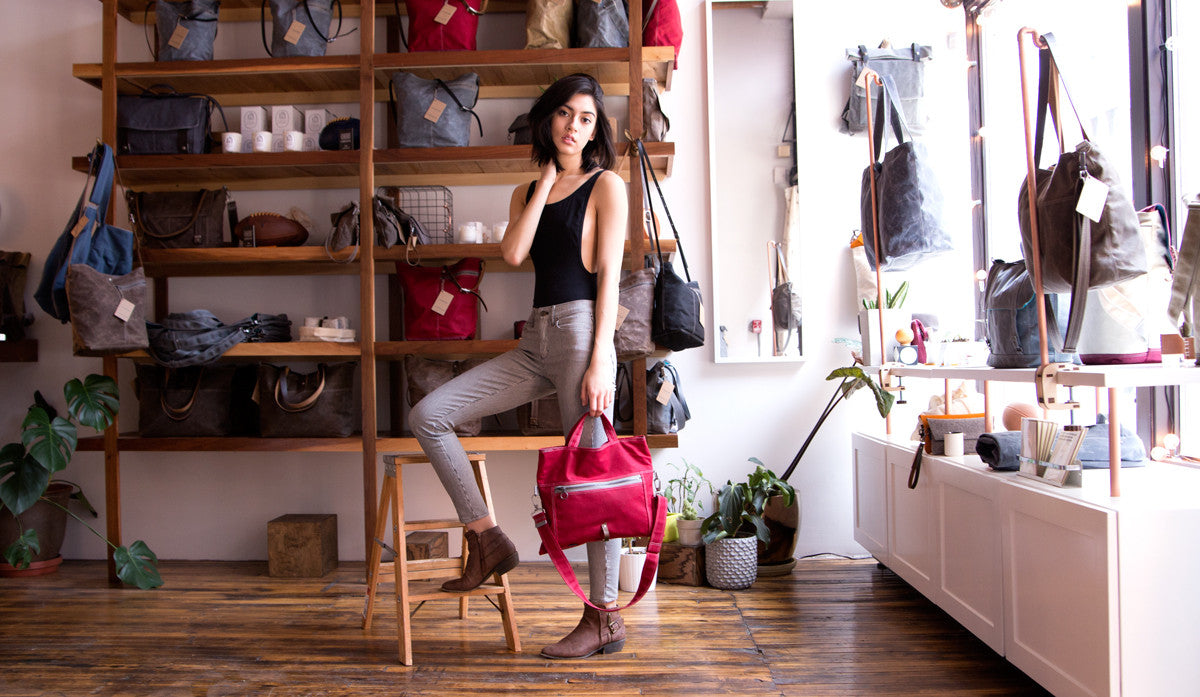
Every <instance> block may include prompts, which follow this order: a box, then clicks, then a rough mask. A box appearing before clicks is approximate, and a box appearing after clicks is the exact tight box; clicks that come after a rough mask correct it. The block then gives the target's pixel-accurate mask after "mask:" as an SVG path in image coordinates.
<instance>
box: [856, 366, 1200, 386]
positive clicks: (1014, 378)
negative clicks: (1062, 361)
mask: <svg viewBox="0 0 1200 697" xmlns="http://www.w3.org/2000/svg"><path fill="white" fill-rule="evenodd" d="M887 368H888V370H889V371H890V372H891V374H892V375H897V376H900V377H914V378H929V379H933V380H987V381H993V382H1026V383H1028V382H1033V380H1034V377H1035V376H1036V374H1037V369H1036V368H990V367H988V366H975V367H967V366H945V367H943V366H930V365H915V366H913V365H898V364H892V365H888V366H887ZM869 370H870V371H872V372H874V373H878V372H879V366H872V367H870V368H869ZM1058 383H1059V384H1060V385H1062V386H1064V387H1099V388H1109V387H1112V388H1119V387H1153V386H1155V385H1183V384H1189V383H1200V367H1197V366H1194V365H1190V364H1189V365H1165V364H1159V363H1146V364H1141V365H1078V366H1070V367H1069V368H1068V369H1066V370H1062V371H1060V372H1059V374H1058Z"/></svg>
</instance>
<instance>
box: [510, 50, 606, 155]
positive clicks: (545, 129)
mask: <svg viewBox="0 0 1200 697" xmlns="http://www.w3.org/2000/svg"><path fill="white" fill-rule="evenodd" d="M577 94H586V95H588V96H589V97H591V98H592V100H593V101H594V102H596V135H595V138H593V139H592V140H590V141H588V143H587V145H585V146H584V148H583V168H584V170H591V169H595V168H596V167H603V168H604V169H612V168H613V167H615V166H616V164H617V150H616V148H615V147H614V146H613V133H612V127H611V126H610V125H609V123H608V115H607V114H605V113H604V90H603V89H602V88H601V87H600V83H598V82H596V78H594V77H592V76H591V75H586V74H584V73H575V74H574V75H568V76H566V77H564V78H560V79H559V80H558V81H556V82H555V83H554V84H553V85H550V87H549V88H547V89H546V91H545V92H543V93H542V96H540V97H538V98H537V100H536V101H535V102H534V103H533V107H531V108H530V110H529V127H530V129H531V130H532V131H533V136H532V140H533V157H532V160H533V161H534V162H536V163H537V164H538V166H539V167H544V166H545V165H546V163H548V162H552V161H553V162H554V163H555V164H556V165H558V167H559V168H561V167H562V165H560V164H558V161H557V159H556V158H557V155H558V149H557V148H556V147H555V146H554V138H553V137H551V135H550V122H551V117H553V116H554V111H555V110H556V109H558V108H559V107H560V106H562V105H564V104H566V103H567V101H569V100H570V99H571V98H572V97H574V96H575V95H577Z"/></svg>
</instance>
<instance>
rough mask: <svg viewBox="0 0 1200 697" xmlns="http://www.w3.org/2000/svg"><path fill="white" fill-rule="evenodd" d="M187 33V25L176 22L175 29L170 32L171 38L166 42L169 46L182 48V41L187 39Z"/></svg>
mask: <svg viewBox="0 0 1200 697" xmlns="http://www.w3.org/2000/svg"><path fill="white" fill-rule="evenodd" d="M187 35H188V30H187V27H185V26H183V25H182V24H176V25H175V31H173V32H171V40H170V41H168V42H167V45H168V46H170V47H171V48H182V47H183V42H184V41H185V40H186V39H187Z"/></svg>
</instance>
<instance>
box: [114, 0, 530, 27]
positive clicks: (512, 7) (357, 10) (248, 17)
mask: <svg viewBox="0 0 1200 697" xmlns="http://www.w3.org/2000/svg"><path fill="white" fill-rule="evenodd" d="M484 9H485V10H486V12H487V14H495V13H501V12H503V13H514V12H524V11H525V2H524V0H487V2H485V3H484ZM407 10H408V8H407V6H406V5H405V3H404V2H403V0H401V2H400V14H402V15H404V14H407ZM117 12H118V13H120V15H121V16H122V17H124V18H126V19H128V20H129V21H131V22H134V23H137V24H146V23H149V22H153V21H155V20H154V11H153V9H151V10H150V11H147V10H146V3H145V1H144V0H117ZM261 12H262V3H261V2H260V0H223V2H222V3H221V10H220V13H219V15H218V17H219V18H220V20H221V21H222V22H257V21H259V19H260V17H261ZM395 14H396V10H395V9H394V6H393V4H392V3H390V2H386V1H384V2H376V3H375V16H376V17H390V16H392V15H395ZM342 16H343V17H361V16H362V4H361V3H360V2H359V1H358V0H342ZM334 17H335V21H336V17H337V14H336V13H335V14H334Z"/></svg>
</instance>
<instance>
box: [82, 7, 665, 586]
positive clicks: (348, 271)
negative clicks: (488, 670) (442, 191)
mask: <svg viewBox="0 0 1200 697" xmlns="http://www.w3.org/2000/svg"><path fill="white" fill-rule="evenodd" d="M342 4H343V6H344V13H345V16H346V17H360V18H361V17H364V16H365V17H389V16H391V15H394V14H395V11H394V9H393V4H392V3H390V2H380V3H376V2H375V1H374V0H343V2H342ZM260 5H261V3H260V0H224V1H223V2H222V5H221V9H220V21H222V22H255V23H257V22H259V12H260ZM102 7H103V12H104V15H103V56H102V58H103V59H102V61H101V62H99V63H83V64H76V65H74V66H73V71H72V74H73V75H74V76H75V77H76V78H78V79H80V80H82V81H84V82H86V83H87V84H90V85H93V86H94V87H96V88H97V89H99V90H100V91H101V95H102V97H101V112H102V138H103V139H104V140H105V142H108V143H110V144H114V145H115V142H116V131H117V129H116V115H117V96H118V95H119V94H138V93H140V92H141V91H142V90H143V89H145V88H147V87H150V86H151V85H155V84H164V83H165V84H170V85H171V86H173V87H174V88H175V89H176V90H178V91H180V92H189V93H202V94H208V95H210V96H213V97H215V98H216V99H217V100H218V101H219V102H220V103H221V104H222V106H223V107H231V108H235V107H239V106H244V105H271V104H298V105H303V104H335V103H343V104H357V105H358V113H359V114H360V119H361V132H362V133H363V134H374V133H376V132H377V131H378V130H379V129H377V128H376V124H375V120H376V117H377V106H378V105H380V104H386V103H387V101H388V85H389V82H390V80H391V76H392V74H393V73H395V72H396V71H398V70H405V71H409V72H412V73H415V74H417V75H419V76H422V77H443V78H445V77H455V76H457V75H459V74H461V73H463V72H467V71H471V72H475V73H476V74H478V75H479V77H480V98H481V99H489V98H532V97H535V96H537V95H538V94H540V93H541V90H542V89H543V88H544V87H546V86H548V85H549V84H550V83H551V82H553V81H554V80H555V79H557V78H559V77H562V76H563V75H567V74H569V73H574V72H587V73H591V74H592V75H594V76H596V77H597V78H598V79H599V81H600V82H601V84H602V85H603V86H604V89H605V93H606V94H607V95H610V96H613V97H620V96H627V98H628V102H629V106H628V126H627V128H628V131H629V132H631V133H641V132H642V88H641V85H642V79H643V78H644V77H653V78H655V79H656V80H657V81H658V84H659V86H660V89H670V86H671V78H672V73H673V58H674V52H673V49H672V48H671V47H648V48H643V47H642V46H641V32H640V31H636V30H635V31H633V32H631V34H630V46H629V47H628V48H617V49H565V50H495V51H448V52H429V53H376V52H375V47H376V45H377V44H376V24H377V22H373V21H365V22H361V23H360V26H359V29H358V32H357V33H356V34H354V35H352V36H351V38H348V39H343V41H357V42H358V47H359V51H358V53H355V54H351V55H332V56H323V57H312V58H277V59H270V58H263V59H259V60H255V59H235V60H229V59H219V60H213V61H206V62H165V63H151V62H124V63H120V62H117V60H116V58H117V48H116V47H117V43H118V41H117V34H118V25H120V23H121V21H122V20H121V18H122V17H123V18H125V19H126V20H129V21H130V22H132V23H134V24H135V25H137V26H136V27H135V29H134V30H135V31H138V32H141V31H143V29H144V27H143V26H141V25H142V23H145V22H148V21H153V12H152V11H149V12H148V11H147V4H146V3H145V0H102ZM151 7H152V6H151ZM524 7H525V2H524V0H503V1H493V2H490V3H489V4H488V6H487V9H488V12H489V13H492V12H523V11H524ZM403 11H404V10H403V4H401V12H403ZM629 11H630V20H631V21H630V24H631V26H633V27H635V28H636V27H640V26H641V21H640V19H641V16H642V0H631V2H630V3H629ZM485 21H486V18H485ZM229 116H234V114H230V115H229ZM214 119H216V124H217V125H215V126H214V128H215V129H220V128H221V126H220V125H219V124H220V117H219V116H216V115H214ZM236 124H237V120H235V119H230V120H229V121H228V122H227V125H228V128H229V130H237V126H236ZM364 137H365V138H366V140H365V141H364V145H365V146H366V147H364V149H361V150H355V151H322V152H284V153H254V154H241V153H233V154H200V155H153V156H145V155H118V156H117V168H118V171H119V172H120V178H119V181H120V183H121V185H122V186H125V187H129V188H132V189H136V190H139V191H156V190H159V191H161V190H189V189H191V190H195V189H198V188H217V187H221V186H225V187H228V188H229V189H230V190H232V191H235V192H236V191H245V190H278V189H355V190H357V191H358V192H359V204H360V206H361V207H362V208H363V209H364V210H370V207H371V197H372V196H373V194H374V193H375V191H376V190H377V188H378V187H380V186H395V185H413V184H423V185H428V184H444V185H450V186H473V185H515V184H519V183H523V182H527V181H530V180H532V179H534V178H535V177H536V176H537V171H538V170H537V169H536V168H535V167H534V166H533V165H532V164H531V162H530V161H529V148H528V146H473V147H461V148H387V147H384V146H383V144H382V143H375V144H374V145H377V146H380V147H371V144H369V140H370V138H369V137H367V136H364ZM647 149H648V151H649V155H650V158H651V163H652V166H653V167H654V169H655V171H656V173H657V175H658V176H659V177H660V178H664V177H667V176H670V174H671V169H672V163H673V159H674V154H675V147H674V144H673V143H649V144H647ZM618 151H619V154H620V155H621V156H622V157H621V166H620V172H621V174H622V176H624V177H625V179H626V181H628V182H629V195H630V201H629V210H630V214H629V228H630V230H631V231H632V233H633V234H632V235H631V236H630V240H629V242H627V245H626V259H625V264H626V265H627V266H628V267H631V268H632V267H634V266H640V265H641V259H642V256H643V254H645V253H646V252H647V251H650V250H649V247H648V243H647V241H646V240H645V238H644V237H643V235H642V234H641V231H642V220H641V211H642V207H643V202H644V197H645V192H644V191H643V189H642V182H641V178H640V177H638V176H632V177H631V176H630V171H631V168H630V163H631V162H633V163H635V166H634V167H633V168H632V171H633V172H635V173H636V172H637V167H636V157H630V152H631V150H630V145H629V143H618ZM72 166H73V167H74V168H75V169H77V170H81V171H86V170H87V166H86V162H85V160H84V159H83V158H75V159H74V160H73V162H72ZM360 237H361V239H362V245H361V247H360V249H359V253H358V256H357V257H356V258H355V259H354V260H353V261H352V262H350V263H340V262H339V261H338V260H336V259H332V260H331V259H329V258H328V257H327V256H326V253H325V251H324V249H323V248H322V247H319V246H307V247H291V248H259V249H253V248H233V247H229V248H215V249H169V250H143V251H142V253H141V260H142V263H143V266H144V269H145V271H146V274H147V276H149V277H150V278H152V279H154V285H155V293H154V295H155V302H156V305H157V306H158V311H159V312H160V313H165V312H166V311H167V310H168V309H169V308H168V307H167V305H168V301H169V292H168V282H169V279H170V278H171V277H175V276H190V277H228V276H283V275H318V276H320V275H353V274H357V275H358V276H359V279H360V293H359V300H360V308H361V310H360V312H361V314H360V317H359V318H358V320H359V321H358V323H357V327H358V329H359V338H360V341H358V342H356V343H350V344H338V343H326V342H284V343H253V344H240V345H237V346H235V347H234V348H233V349H231V350H230V351H229V352H227V353H226V354H225V356H224V360H230V361H243V362H257V361H264V362H285V361H289V360H295V361H319V360H338V361H347V360H356V361H359V362H360V377H361V390H360V392H361V396H362V404H361V407H362V427H361V434H360V435H358V436H354V437H350V438H244V437H237V438H142V437H139V436H138V435H136V434H128V433H126V434H118V433H117V431H116V429H115V428H113V429H110V431H108V432H106V433H105V434H103V435H102V436H98V437H93V438H84V439H81V440H80V444H79V447H80V449H82V450H93V451H103V452H104V454H105V458H104V460H105V481H106V499H107V502H106V503H107V506H106V508H107V515H108V521H107V534H108V537H109V538H110V539H111V540H113V541H114V542H116V543H118V544H119V542H120V540H121V524H120V508H121V506H120V454H121V452H138V451H140V452H189V451H204V452H208V451H226V452H228V451H239V452H264V453H268V452H277V453H288V452H341V453H347V452H361V454H362V465H363V467H362V477H363V482H362V483H363V503H364V538H365V543H366V545H367V547H368V548H369V547H370V546H371V544H372V538H371V536H372V532H373V530H374V527H375V520H374V515H375V502H376V500H377V498H378V497H377V491H376V479H377V476H378V471H377V470H378V454H379V453H381V452H406V451H407V452H411V451H418V450H419V449H420V447H419V445H418V444H417V442H416V440H415V439H413V438H411V437H406V436H404V435H403V434H399V433H388V432H386V431H382V430H380V428H379V424H378V411H379V410H378V404H377V403H376V400H377V398H378V397H377V395H380V394H382V395H387V394H389V392H390V393H391V394H393V395H394V394H395V392H396V391H397V390H396V389H395V386H394V385H388V384H384V385H380V380H379V373H380V370H381V369H383V371H384V372H383V376H384V381H385V383H386V380H387V375H388V374H389V373H395V371H396V370H399V369H400V366H399V365H398V363H399V362H400V361H402V359H403V358H404V357H405V356H409V355H422V356H435V357H441V358H444V359H457V358H465V357H471V356H491V355H497V354H499V353H502V352H504V351H506V350H509V349H511V348H513V347H514V346H515V345H516V342H515V341H505V340H500V341H442V342H406V341H394V340H392V341H386V340H381V339H382V338H383V337H387V336H389V335H390V334H392V333H393V332H390V331H388V329H387V327H384V328H383V331H377V327H376V307H375V303H376V295H377V292H376V290H377V288H378V284H379V283H380V277H381V276H386V275H388V274H391V273H392V272H393V271H394V269H395V265H396V263H398V262H399V263H403V262H405V261H409V262H416V263H422V264H442V263H447V262H450V261H454V260H457V259H459V258H462V257H465V256H472V257H479V258H483V259H485V260H487V261H488V262H489V266H488V269H489V271H497V270H509V271H524V272H528V271H530V270H531V268H530V267H521V268H519V269H511V268H509V267H507V265H505V264H504V263H503V261H502V260H501V258H500V252H499V245H428V246H418V247H417V248H416V250H415V251H413V252H411V253H408V252H406V250H405V249H403V248H401V247H394V248H392V249H379V248H376V247H375V245H374V234H373V230H372V219H371V217H370V216H363V217H362V218H361V232H360ZM664 251H666V252H668V253H673V252H674V251H675V244H674V241H669V242H665V243H664ZM337 256H338V257H339V258H340V259H343V260H344V259H345V258H346V257H347V252H346V251H343V252H341V253H339V254H338V255H337ZM406 257H407V259H406ZM384 310H385V311H384V312H382V313H380V314H381V315H382V316H390V317H394V316H395V315H396V312H397V308H395V307H392V308H385V309H384ZM120 358H121V359H123V360H124V361H130V360H132V361H146V360H150V358H149V355H148V354H147V353H145V352H133V353H130V354H126V355H124V356H121V357H120ZM119 363H120V361H119V360H118V358H117V357H106V358H105V359H104V372H105V373H106V374H107V375H109V376H111V377H113V378H117V377H118V365H119ZM644 369H645V361H644V360H639V361H636V362H635V363H634V374H635V375H636V374H639V373H640V371H643V370H644ZM632 392H633V394H632V399H633V402H634V404H635V413H634V418H633V431H634V432H635V433H640V434H645V431H646V414H645V408H644V405H645V397H646V395H645V384H644V382H643V381H640V380H634V381H633V390H632ZM385 398H386V397H385ZM639 405H641V406H639ZM397 407H398V405H397ZM398 411H399V410H398V408H397V409H393V410H392V412H393V416H395V414H396V413H398ZM647 441H648V443H649V444H650V446H651V447H652V448H673V447H676V446H677V445H678V438H677V436H675V435H649V436H647ZM561 443H562V438H561V436H536V437H530V436H523V435H516V434H513V433H484V434H482V435H480V436H478V437H474V438H464V439H463V444H464V445H465V447H467V448H468V449H472V450H481V451H487V450H493V451H495V450H534V449H539V448H543V447H547V446H550V445H558V444H561ZM109 568H110V574H112V573H113V571H114V567H113V566H112V562H111V559H110V567H109Z"/></svg>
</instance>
